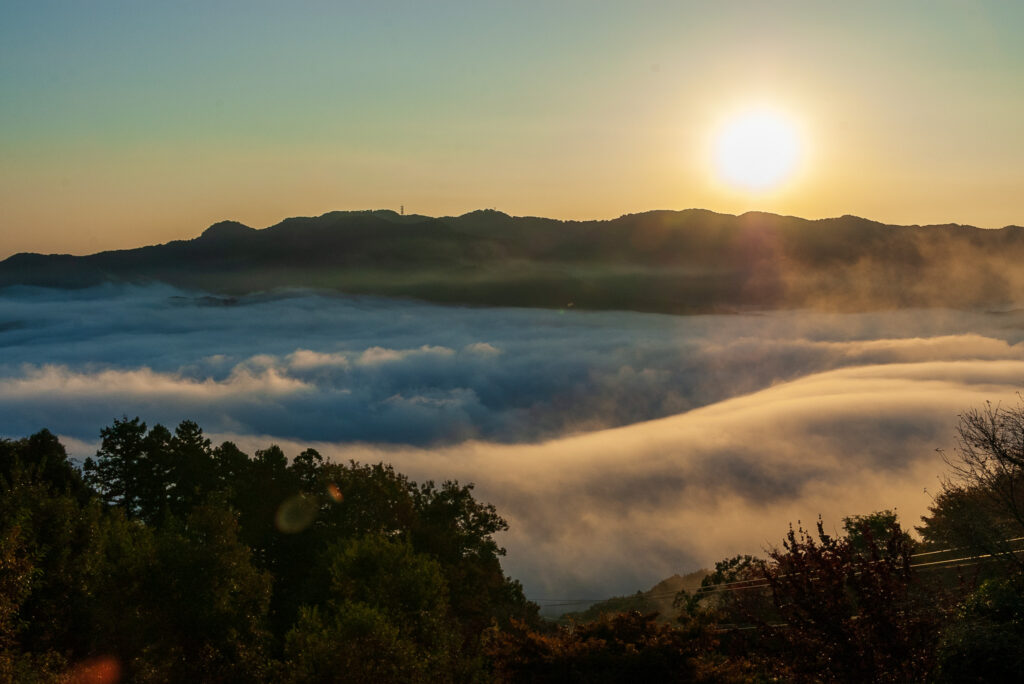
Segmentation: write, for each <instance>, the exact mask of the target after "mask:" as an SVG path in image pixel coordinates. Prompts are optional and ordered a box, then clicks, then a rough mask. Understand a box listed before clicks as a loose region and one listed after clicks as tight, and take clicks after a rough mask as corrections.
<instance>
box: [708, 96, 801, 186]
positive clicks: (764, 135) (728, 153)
mask: <svg viewBox="0 0 1024 684" xmlns="http://www.w3.org/2000/svg"><path fill="white" fill-rule="evenodd" d="M714 154H715V166H716V167H717V168H716V170H717V172H718V176H719V178H720V179H721V180H722V181H724V182H725V183H726V184H728V185H729V186H731V187H733V188H735V189H738V190H746V191H750V192H765V191H768V190H773V189H775V188H777V187H778V186H780V185H781V184H782V183H783V182H785V181H786V180H787V179H789V178H790V176H792V174H793V172H794V171H795V170H796V166H797V162H798V161H799V159H800V154H801V144H800V136H799V134H798V132H797V127H796V125H794V123H793V122H792V121H791V120H790V119H789V118H788V117H786V116H785V115H784V114H782V113H781V112H778V111H775V110H772V109H752V110H748V111H745V112H743V113H741V114H739V115H737V116H735V117H733V118H732V119H729V120H728V121H726V122H725V124H724V125H723V126H722V127H721V129H720V130H719V132H718V136H717V138H716V140H715V150H714Z"/></svg>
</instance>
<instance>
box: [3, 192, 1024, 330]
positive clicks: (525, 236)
mask: <svg viewBox="0 0 1024 684" xmlns="http://www.w3.org/2000/svg"><path fill="white" fill-rule="evenodd" d="M1022 260H1024V228H1021V227H1016V226H1008V227H1006V228H1003V229H1000V230H984V229H979V228H974V227H971V226H960V225H942V226H925V227H921V226H891V225H885V224H881V223H877V222H874V221H870V220H867V219H862V218H858V217H855V216H842V217H839V218H832V219H822V220H818V221H808V220H804V219H800V218H795V217H790V216H777V215H774V214H767V213H760V212H750V213H747V214H743V215H741V216H732V215H728V214H716V213H714V212H711V211H705V210H699V209H690V210H686V211H652V212H646V213H642V214H630V215H626V216H622V217H620V218H617V219H614V220H610V221H558V220H554V219H544V218H535V217H511V216H508V215H506V214H503V213H501V212H498V211H493V210H485V211H475V212H470V213H468V214H464V215H462V216H458V217H444V218H431V217H427V216H417V215H409V216H405V215H399V214H396V213H395V212H393V211H386V210H381V211H363V212H358V211H356V212H352V211H349V212H341V211H336V212H330V213H327V214H324V215H322V216H319V217H308V218H290V219H287V220H285V221H282V222H281V223H279V224H277V225H275V226H271V227H269V228H265V229H262V230H254V229H252V228H250V227H248V226H244V225H242V224H240V223H237V222H233V221H224V222H221V223H217V224H214V225H213V226H211V227H210V228H208V229H207V230H206V231H205V232H204V233H203V234H202V235H200V236H199V237H197V238H195V239H192V240H180V241H175V242H170V243H167V244H164V245H155V246H150V247H142V248H138V249H132V250H123V251H112V252H102V253H99V254H93V255H90V256H84V257H73V256H69V255H50V256H44V255H38V254H16V255H14V256H12V257H10V258H8V259H7V260H5V261H4V262H0V287H3V286H9V285H43V286H48V287H85V286H89V285H96V284H99V283H104V282H125V281H127V282H152V281H160V282H165V283H169V284H172V285H175V286H179V287H186V288H196V289H201V290H206V291H209V292H213V293H219V294H221V295H228V296H232V295H240V294H246V293H251V292H262V291H266V290H271V289H274V288H287V287H307V288H322V289H326V290H336V291H341V292H347V293H353V294H375V295H384V296H399V297H414V298H417V299H423V300H427V301H434V302H446V303H461V304H477V305H491V306H536V307H549V308H564V307H568V306H572V307H577V308H585V309H620V310H634V311H654V312H664V313H708V312H722V311H726V312H727V311H733V310H735V309H737V308H748V307H753V308H769V309H777V308H791V307H817V308H826V309H839V310H845V311H854V310H856V311H865V310H874V309H892V308H902V307H919V306H948V307H960V308H966V307H991V306H1006V305H1009V304H1012V303H1013V301H1014V293H1015V292H1019V291H1020V287H1021V285H1022V284H1024V283H1022V275H1021V273H1020V270H1019V268H1017V265H1018V264H1019V263H1021V261H1022ZM211 301H214V300H211ZM222 302H223V303H226V304H229V303H230V302H231V300H230V299H225V300H222Z"/></svg>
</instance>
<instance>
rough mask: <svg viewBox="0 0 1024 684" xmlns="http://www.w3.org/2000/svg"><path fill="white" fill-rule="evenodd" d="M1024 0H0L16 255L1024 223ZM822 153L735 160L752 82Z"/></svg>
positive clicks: (2, 147) (0, 245)
mask: <svg viewBox="0 0 1024 684" xmlns="http://www.w3.org/2000/svg"><path fill="white" fill-rule="evenodd" d="M1021 26H1024V3H1019V2H1015V1H1010V0H1007V1H1006V2H994V1H984V2H982V1H979V0H959V1H952V0H929V1H927V2H925V1H923V0H922V1H918V2H912V1H907V2H898V3H893V2H891V1H890V2H860V3H839V2H821V1H820V0H817V1H813V2H810V1H808V2H762V1H760V0H758V1H750V2H724V1H722V2H680V1H678V0H676V1H673V2H643V1H638V0H631V1H630V2H597V1H596V0H563V1H561V2H553V1H551V0H547V1H545V2H535V1H533V0H517V1H516V2H508V1H504V2H491V1H489V0H476V1H474V2H454V1H451V0H432V1H430V2H424V1H422V0H421V1H412V0H410V1H406V2H393V1H390V0H377V1H374V2H369V1H367V2H291V3H281V2H261V1H256V0H246V1H245V2H242V1H238V2H211V1H209V0H207V1H204V2H174V3H167V2H164V3H157V2H139V1H138V0H135V1H133V2H103V1H99V0H96V1H93V2H71V1H68V2H46V1H44V0H32V1H25V2H21V1H13V0H0V226H2V233H0V257H4V256H7V255H9V254H11V253H14V252H17V251H41V252H71V253H88V252H92V251H97V250H101V249H110V248H119V247H131V246H137V245H142V244H150V243H154V242H163V241H167V240H171V239H178V238H188V237H192V236H194V235H197V234H198V233H199V232H201V230H202V229H203V228H204V227H205V226H207V225H209V224H210V223H213V222H214V221H217V220H221V219H225V218H232V219H237V220H241V221H243V222H245V223H247V224H249V225H252V226H255V227H263V226H266V225H270V224H273V223H276V222H277V221H279V220H281V219H282V218H285V217H287V216H295V215H313V214H319V213H322V212H325V211H329V210H333V209H367V208H393V209H396V210H397V209H398V208H399V206H400V205H403V204H404V205H405V208H406V211H407V212H416V213H422V214H429V215H446V214H461V213H463V212H466V211H470V210H473V209H478V208H484V207H494V208H497V209H500V210H502V211H505V212H508V213H511V214H515V215H541V216H550V217H555V218H613V217H615V216H618V215H620V214H623V213H628V212H636V211H644V210H648V209H684V208H689V207H701V208H707V209H712V210H715V211H722V212H728V213H741V212H743V211H747V210H751V209H759V210H766V211H774V212H778V213H786V214H794V215H798V216H805V217H808V218H819V217H825V216H836V215H841V214H846V213H852V214H857V215H861V216H866V217H869V218H873V219H877V220H881V221H886V222H892V223H945V222H951V221H952V222H958V223H970V224H974V225H980V226H984V227H1000V226H1003V225H1006V224H1011V223H1014V224H1024V125H1022V124H1021V112H1024V87H1022V86H1021V83H1022V82H1024V41H1021V40H1020V36H1019V30H1020V27H1021ZM765 104H767V105H770V106H773V107H776V108H779V109H781V110H783V111H785V112H787V113H788V114H789V116H790V117H792V119H793V120H794V121H795V122H796V124H797V125H798V126H799V128H800V130H801V131H802V133H801V135H802V137H803V138H804V140H805V143H804V144H805V146H806V155H805V157H804V158H803V160H802V163H801V165H800V168H799V171H798V174H797V175H796V176H795V177H794V178H793V179H791V181H790V182H789V183H787V184H786V185H785V186H783V187H782V188H780V189H777V190H775V191H772V192H767V193H761V194H749V193H744V192H740V191H737V190H734V189H730V188H727V187H724V186H723V185H722V184H721V183H720V182H718V181H716V180H715V176H714V174H713V162H712V159H711V156H710V152H709V149H710V147H711V137H712V135H713V133H714V131H715V130H716V127H718V126H720V124H721V122H722V121H723V120H724V119H726V118H727V117H728V116H730V115H731V114H733V113H735V112H738V111H742V110H744V109H745V108H747V107H751V106H756V105H765Z"/></svg>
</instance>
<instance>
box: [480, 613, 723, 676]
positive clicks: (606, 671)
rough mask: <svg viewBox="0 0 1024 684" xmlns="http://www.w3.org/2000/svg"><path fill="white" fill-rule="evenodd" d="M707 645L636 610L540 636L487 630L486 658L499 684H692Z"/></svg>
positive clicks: (521, 627)
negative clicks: (593, 683) (500, 683)
mask: <svg viewBox="0 0 1024 684" xmlns="http://www.w3.org/2000/svg"><path fill="white" fill-rule="evenodd" d="M711 645H712V642H711V640H710V639H708V638H707V637H706V636H703V637H700V638H694V636H693V635H690V634H686V633H684V632H682V631H680V630H678V629H674V628H673V627H671V626H669V625H666V624H664V623H662V622H659V621H658V620H657V615H656V614H654V613H648V614H646V615H645V614H642V613H639V612H636V611H633V612H629V613H620V614H618V615H607V614H606V615H603V616H601V618H599V619H598V620H595V621H594V622H590V623H586V624H582V625H575V624H573V625H569V626H568V627H558V628H557V629H556V630H555V632H554V633H552V634H542V633H539V632H537V631H535V630H533V629H530V628H529V627H528V626H527V625H526V624H524V623H522V622H519V621H512V623H511V625H510V626H509V627H508V628H506V629H497V628H495V629H492V630H491V631H490V633H489V635H488V640H487V654H488V656H489V657H490V659H491V662H492V663H493V667H494V677H495V679H496V680H497V681H499V682H521V681H529V682H625V681H637V682H695V681H708V680H704V679H703V675H702V672H704V671H703V670H702V668H701V667H700V665H699V662H698V659H697V657H698V655H700V654H701V653H703V652H704V651H706V650H707V649H708V648H710V646H711Z"/></svg>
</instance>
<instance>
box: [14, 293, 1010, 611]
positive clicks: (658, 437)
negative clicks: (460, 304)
mask: <svg viewBox="0 0 1024 684" xmlns="http://www.w3.org/2000/svg"><path fill="white" fill-rule="evenodd" d="M1022 339H1024V312H1021V311H1011V312H1006V313H964V312H953V311H944V310H936V311H902V312H887V313H875V314H857V315H831V314H821V313H807V312H780V313H774V314H769V315H754V314H750V315H735V316H695V317H671V316H659V315H644V314H628V313H587V312H564V313H563V312H558V311H535V310H521V309H505V310H493V309H472V308H447V307H438V306H428V305H422V304H415V303H409V302H395V301H384V300H375V299H365V298H347V297H336V296H323V295H315V294H309V293H291V294H287V295H277V296H262V297H250V298H245V299H243V300H240V301H238V302H234V303H232V302H220V301H218V300H211V299H209V298H203V297H198V296H196V295H194V294H190V293H184V292H179V291H175V290H171V289H168V288H163V287H149V288H115V287H105V288H98V289H94V290H83V291H78V292H74V293H67V292H55V291H46V290H28V289H22V290H7V291H2V292H0V350H2V356H0V434H4V435H9V436H20V435H24V434H28V433H30V432H33V431H35V430H38V429H39V428H41V427H48V428H49V429H51V430H53V431H54V432H58V433H60V434H61V435H63V436H66V438H67V440H68V443H69V445H70V447H71V449H72V451H75V452H76V453H77V452H78V451H82V452H84V453H81V454H80V455H85V454H86V453H88V449H89V448H90V444H93V443H94V442H95V439H96V435H97V433H98V430H99V428H100V427H102V426H104V425H107V424H109V423H110V422H111V420H112V419H113V418H114V417H115V416H119V415H121V414H128V415H131V416H134V415H140V416H142V417H143V418H144V419H145V420H147V421H148V422H150V423H153V422H157V421H162V422H165V423H168V424H171V425H173V424H176V423H177V422H178V421H180V420H182V419H184V418H192V419H195V420H197V421H198V422H199V423H200V424H201V425H202V426H203V427H204V428H205V429H206V430H207V431H208V432H209V433H213V434H215V435H217V436H219V437H221V438H226V437H230V438H232V439H235V440H236V441H238V442H239V443H240V444H242V445H244V446H245V447H247V448H249V449H253V448H262V447H265V446H266V445H267V444H268V443H269V442H270V441H277V442H278V443H280V444H282V446H285V447H286V450H288V451H289V452H290V453H297V452H298V450H300V449H301V448H304V447H305V446H309V445H314V446H316V447H317V448H319V449H321V451H323V452H324V453H326V454H329V455H331V456H334V457H337V458H346V459H347V458H356V459H359V460H369V461H377V460H387V461H392V462H394V463H395V465H396V466H397V467H398V468H399V469H400V470H403V471H405V472H408V473H409V474H410V475H412V476H413V477H414V478H415V479H427V478H431V479H447V478H457V479H460V480H463V481H473V482H476V483H477V486H478V491H479V494H480V496H481V498H483V499H485V500H488V501H491V502H493V503H495V504H496V505H497V506H498V508H499V511H500V512H501V513H502V514H503V515H505V516H506V517H507V518H508V519H509V521H510V523H511V526H512V529H511V531H510V532H509V533H508V534H507V535H505V538H504V539H503V543H505V544H506V545H507V546H508V548H509V557H508V559H507V563H506V567H507V569H508V570H509V572H510V573H511V574H512V575H513V576H516V577H519V578H521V579H522V580H523V581H524V583H525V585H526V587H527V589H528V593H529V594H530V595H531V596H534V597H543V596H552V597H564V596H566V595H571V596H579V595H581V594H583V595H597V596H601V595H607V594H608V593H611V592H631V591H635V590H636V589H638V588H643V587H645V586H649V585H651V584H653V583H654V582H656V581H658V580H659V579H661V578H663V577H664V576H667V575H669V574H671V573H673V572H680V571H686V570H691V569H694V568H695V567H699V566H702V565H707V564H709V563H712V562H714V560H716V559H718V558H721V557H724V556H726V555H729V554H733V553H741V552H757V551H759V550H760V549H761V548H762V547H763V546H764V545H766V544H770V543H775V542H777V541H778V540H779V539H780V538H781V536H782V534H783V533H784V532H785V526H786V524H787V523H788V522H790V521H795V520H797V519H802V520H804V521H812V520H813V519H814V518H815V517H816V516H817V514H819V513H821V514H823V515H824V516H825V518H826V521H827V522H829V523H830V524H836V525H838V524H839V522H840V518H841V516H843V515H849V514H854V513H865V512H870V511H871V510H875V509H879V508H892V507H898V508H899V510H900V512H901V514H902V515H903V518H904V521H905V522H907V523H913V522H914V521H915V520H916V518H917V516H919V515H920V514H921V513H923V512H924V509H925V507H926V505H927V503H928V501H929V499H928V495H927V494H925V493H924V488H926V487H930V488H932V489H934V488H935V485H936V477H937V475H938V474H939V473H941V471H942V469H943V464H942V461H941V458H939V457H938V455H936V453H935V449H936V448H950V447H952V446H953V442H952V432H953V428H954V427H955V423H956V415H957V413H958V412H959V411H961V410H963V409H964V408H966V407H968V406H972V405H978V404H980V403H981V402H983V401H985V400H1004V401H1012V400H1014V393H1015V392H1016V391H1017V390H1019V389H1020V388H1021V387H1024V344H1022Z"/></svg>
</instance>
